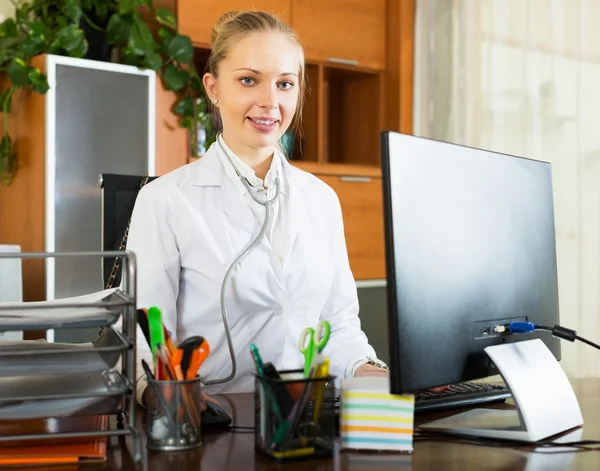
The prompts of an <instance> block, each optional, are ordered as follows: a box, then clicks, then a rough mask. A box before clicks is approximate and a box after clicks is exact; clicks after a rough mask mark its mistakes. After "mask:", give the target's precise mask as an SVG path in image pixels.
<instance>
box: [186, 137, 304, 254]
mask: <svg viewBox="0 0 600 471" xmlns="http://www.w3.org/2000/svg"><path fill="white" fill-rule="evenodd" d="M217 152H218V151H217V148H216V144H213V145H212V146H211V147H210V148H209V149H208V151H207V152H206V154H205V155H204V156H203V157H201V158H200V160H199V161H198V162H195V163H193V164H190V167H191V168H190V170H191V175H190V176H191V182H192V185H193V186H196V187H220V194H219V196H218V197H217V200H216V203H217V206H218V207H219V208H220V209H221V210H222V211H223V212H225V214H226V215H227V217H228V219H229V220H230V221H231V223H232V225H234V226H236V227H241V228H244V229H246V230H247V231H249V232H250V233H255V232H258V230H260V228H257V225H256V216H255V215H254V213H253V212H252V209H251V208H250V207H249V206H248V204H247V203H246V201H245V200H244V198H243V196H242V195H241V194H240V192H239V191H237V189H236V188H235V186H234V183H233V181H232V180H231V178H229V177H228V175H227V174H226V173H225V168H224V167H223V164H222V162H221V159H220V158H219V155H218V153H217ZM281 162H282V168H283V172H284V173H285V179H287V194H288V198H289V205H288V208H289V209H288V210H289V211H290V214H291V215H292V216H291V217H290V218H288V220H289V221H290V232H289V235H290V238H291V243H290V245H289V246H290V247H291V246H292V244H293V241H294V240H295V238H296V236H297V235H298V231H299V229H300V227H301V224H302V223H303V221H304V217H303V215H304V214H305V213H306V214H309V211H310V208H308V207H307V204H306V202H307V198H306V192H305V190H306V189H307V187H308V186H310V185H311V184H312V180H311V178H312V176H311V175H310V174H308V173H306V172H304V171H302V170H300V169H298V168H296V167H294V166H293V165H291V164H290V163H289V162H288V161H287V160H286V159H282V160H281Z"/></svg>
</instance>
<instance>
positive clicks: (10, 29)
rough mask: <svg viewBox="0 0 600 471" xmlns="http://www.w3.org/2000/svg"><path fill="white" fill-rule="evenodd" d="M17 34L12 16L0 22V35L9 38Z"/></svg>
mask: <svg viewBox="0 0 600 471" xmlns="http://www.w3.org/2000/svg"><path fill="white" fill-rule="evenodd" d="M18 35H19V31H18V30H17V24H16V23H15V20H13V19H12V18H7V19H6V20H4V21H3V22H2V23H1V24H0V37H3V38H11V37H15V36H18Z"/></svg>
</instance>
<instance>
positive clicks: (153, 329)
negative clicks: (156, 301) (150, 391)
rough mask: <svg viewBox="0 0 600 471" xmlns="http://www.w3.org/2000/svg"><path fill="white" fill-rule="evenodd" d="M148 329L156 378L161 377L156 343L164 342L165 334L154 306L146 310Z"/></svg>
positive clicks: (159, 314) (160, 318)
mask: <svg viewBox="0 0 600 471" xmlns="http://www.w3.org/2000/svg"><path fill="white" fill-rule="evenodd" d="M148 330H149V333H150V348H151V350H152V359H153V360H154V368H155V372H156V379H162V369H161V368H160V367H159V365H158V364H157V355H156V345H157V344H164V343H165V334H164V328H163V324H162V316H161V313H160V309H158V308H157V307H155V306H153V307H151V308H150V309H149V310H148ZM163 366H164V365H163Z"/></svg>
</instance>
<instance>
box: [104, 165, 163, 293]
mask: <svg viewBox="0 0 600 471" xmlns="http://www.w3.org/2000/svg"><path fill="white" fill-rule="evenodd" d="M143 178H144V177H143V176H142V175H117V174H114V173H103V174H101V175H100V188H101V189H102V250H104V251H110V250H119V246H120V245H121V241H122V240H123V236H124V235H125V231H126V230H127V225H128V224H129V220H130V219H131V213H133V207H134V205H135V200H136V198H137V195H138V192H139V190H140V187H141V184H142V181H143ZM157 178H158V177H148V182H147V183H150V182H151V181H152V180H155V179H157ZM114 262H115V259H114V258H109V257H105V258H103V260H102V278H103V280H104V286H106V283H107V282H108V278H109V276H110V272H111V270H112V268H113V265H114ZM120 282H121V266H119V270H118V272H117V277H116V278H115V280H114V283H113V286H115V287H116V286H118V285H119V283H120Z"/></svg>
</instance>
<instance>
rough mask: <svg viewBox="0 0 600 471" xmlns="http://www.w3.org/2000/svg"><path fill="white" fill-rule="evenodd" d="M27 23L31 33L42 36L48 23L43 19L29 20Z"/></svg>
mask: <svg viewBox="0 0 600 471" xmlns="http://www.w3.org/2000/svg"><path fill="white" fill-rule="evenodd" d="M25 24H26V25H27V29H28V30H29V34H30V35H33V36H41V35H43V34H44V33H45V32H46V25H45V24H44V23H43V22H41V21H29V22H27V23H25Z"/></svg>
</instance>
